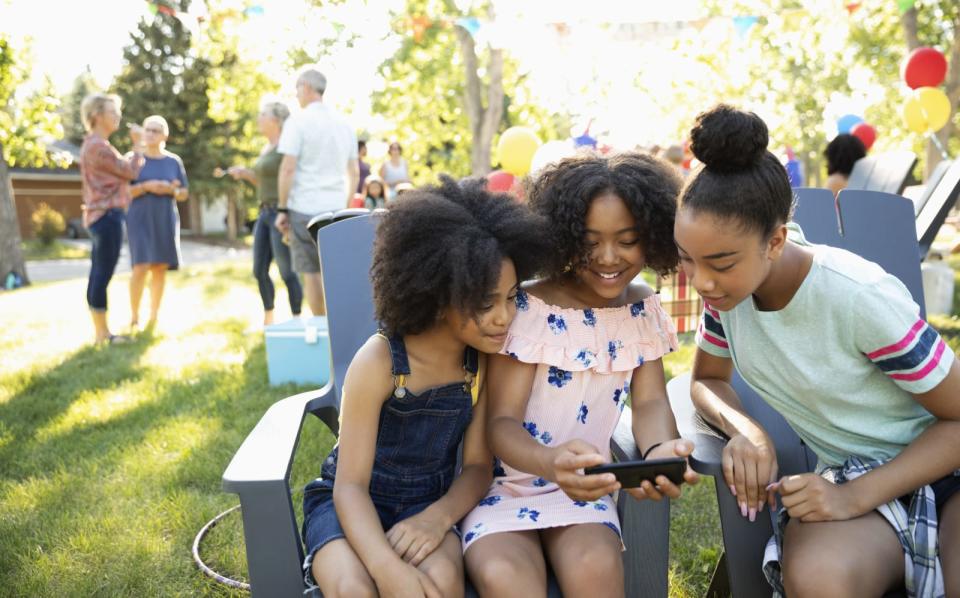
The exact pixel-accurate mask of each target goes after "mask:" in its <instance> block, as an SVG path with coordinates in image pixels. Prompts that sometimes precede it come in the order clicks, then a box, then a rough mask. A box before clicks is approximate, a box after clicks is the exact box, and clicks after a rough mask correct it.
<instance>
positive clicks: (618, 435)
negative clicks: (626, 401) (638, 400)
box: [610, 407, 641, 461]
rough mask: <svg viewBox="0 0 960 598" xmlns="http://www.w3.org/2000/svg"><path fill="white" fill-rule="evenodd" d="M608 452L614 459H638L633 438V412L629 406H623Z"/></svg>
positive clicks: (635, 442) (638, 455)
mask: <svg viewBox="0 0 960 598" xmlns="http://www.w3.org/2000/svg"><path fill="white" fill-rule="evenodd" d="M610 452H611V453H612V454H613V460H614V461H639V460H640V457H641V455H640V449H638V448H637V441H636V440H634V438H633V412H632V411H630V408H629V407H624V408H623V413H621V414H620V421H618V422H617V427H616V429H614V431H613V436H612V437H611V438H610Z"/></svg>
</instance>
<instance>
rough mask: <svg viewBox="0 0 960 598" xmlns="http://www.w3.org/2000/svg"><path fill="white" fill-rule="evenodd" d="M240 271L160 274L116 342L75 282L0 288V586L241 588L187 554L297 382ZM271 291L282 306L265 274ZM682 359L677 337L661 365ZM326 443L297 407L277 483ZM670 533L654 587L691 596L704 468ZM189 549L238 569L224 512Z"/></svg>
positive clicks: (712, 539)
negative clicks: (276, 354)
mask: <svg viewBox="0 0 960 598" xmlns="http://www.w3.org/2000/svg"><path fill="white" fill-rule="evenodd" d="M248 270H249V267H248V265H247V264H245V263H238V264H233V265H227V266H208V267H196V268H188V269H186V270H184V271H183V272H180V273H177V274H174V275H171V277H170V279H169V280H170V285H169V287H168V291H167V295H166V297H165V300H164V311H163V312H162V314H161V324H160V326H159V328H158V330H157V332H156V333H155V334H154V335H153V336H146V335H141V336H140V337H138V338H137V340H136V342H134V343H133V344H130V345H126V346H113V347H92V346H90V345H89V344H88V342H87V341H88V338H89V337H90V336H91V326H90V323H89V319H88V318H89V317H88V315H87V312H86V308H85V304H84V299H83V297H84V288H85V284H86V281H82V280H80V281H69V282H61V283H52V284H45V285H36V286H33V287H28V288H26V289H22V290H19V291H16V292H11V293H2V294H0V329H2V330H4V334H3V335H2V336H0V355H3V359H2V360H0V537H2V538H3V541H2V542H0V595H10V596H53V595H67V596H94V595H96V596H157V595H164V596H167V595H212V596H225V595H242V594H243V592H237V591H232V590H229V589H228V588H226V587H225V586H221V585H218V584H217V583H215V582H213V581H212V580H210V579H208V578H206V577H205V576H203V575H202V574H201V573H199V572H198V571H197V569H196V567H195V566H194V564H193V561H192V559H191V556H190V547H191V544H192V541H193V538H194V536H195V534H196V533H197V530H199V529H200V527H201V526H202V525H203V524H204V523H205V522H207V521H208V520H210V519H211V518H212V517H214V516H215V515H216V514H217V513H219V512H221V511H223V510H225V509H227V508H228V507H230V506H232V505H234V504H235V503H236V499H235V497H234V496H232V495H229V494H225V493H223V492H221V490H220V475H221V473H222V472H223V470H224V468H225V467H226V465H227V463H228V462H229V460H230V458H231V456H232V455H233V452H234V450H235V449H236V448H237V446H239V444H240V443H241V442H242V440H243V438H244V437H245V435H246V434H247V432H248V431H249V430H250V429H251V428H252V427H253V425H254V424H255V423H256V421H257V419H258V418H259V417H260V415H261V414H262V413H263V412H264V410H265V409H266V408H267V406H268V405H270V404H271V403H272V402H274V401H276V400H278V399H280V398H283V397H285V396H287V395H290V394H293V393H295V392H299V391H301V390H304V389H302V388H298V387H294V386H288V387H280V388H271V387H269V386H268V385H267V375H266V365H265V354H264V346H263V340H262V336H261V335H259V334H256V333H249V332H245V330H246V329H247V328H248V327H249V326H250V325H251V323H254V322H255V321H256V320H257V318H258V317H259V309H260V303H259V297H258V295H257V293H256V289H255V286H254V283H253V279H252V277H250V275H249V274H248ZM127 281H128V278H127V277H125V276H120V277H117V278H116V279H115V280H114V282H113V284H112V285H111V288H110V301H111V306H112V312H111V322H112V323H113V324H114V325H115V327H116V328H118V329H119V328H120V325H121V324H122V323H123V322H126V321H127V320H128V318H129V312H128V308H127V307H126V300H127V289H126V283H127ZM278 294H280V295H281V296H279V297H278V299H277V305H278V309H281V306H284V305H285V303H286V298H285V297H284V296H283V290H282V285H280V288H279V289H278ZM278 316H281V314H279V313H278ZM691 356H692V347H691V345H690V342H689V338H687V339H685V344H684V347H683V348H682V349H681V351H680V352H678V353H677V354H675V355H673V356H671V357H670V358H669V359H668V362H667V370H668V372H669V373H670V375H676V374H677V373H679V372H681V371H683V370H685V369H687V368H688V367H689V366H688V364H689V361H690V358H691ZM332 443H333V438H332V436H331V435H330V434H329V432H327V431H326V429H325V428H324V427H323V425H322V424H321V423H320V422H318V421H314V420H313V419H312V418H311V419H310V421H308V423H307V426H306V430H305V432H304V434H303V435H302V440H301V447H300V450H299V452H298V453H297V458H296V460H295V463H294V474H293V480H292V486H293V487H294V488H302V487H303V485H304V484H305V483H306V481H308V480H309V479H310V478H312V477H313V476H314V475H315V472H316V471H317V469H318V467H319V463H320V458H321V456H322V455H324V453H325V452H326V451H327V450H329V448H330V446H331V445H332ZM294 504H295V505H297V508H298V510H299V505H300V496H299V493H298V494H297V495H296V496H295V497H294ZM671 538H672V542H671V544H672V546H671V556H672V583H671V587H672V590H671V595H673V596H682V597H687V596H690V597H693V596H701V595H702V594H703V593H704V590H705V588H706V585H707V583H708V580H709V572H710V571H712V568H713V566H714V563H715V562H716V558H717V556H718V548H719V544H720V533H719V523H718V520H717V515H716V507H715V505H714V498H713V484H712V481H711V480H710V479H705V480H704V481H703V482H702V483H701V484H700V485H699V486H697V487H695V488H691V489H689V490H688V492H687V493H686V495H685V497H684V498H683V499H681V500H680V501H677V502H676V503H674V506H673V512H672V529H671ZM202 553H203V555H204V557H205V558H206V559H207V561H208V563H209V564H210V565H211V566H212V567H213V568H214V569H217V570H219V571H221V572H223V573H224V574H227V575H229V576H232V577H240V578H243V577H244V576H245V574H246V568H245V559H244V552H243V536H242V530H241V527H240V524H239V514H232V515H230V516H229V517H228V518H227V519H226V520H225V521H224V522H223V523H222V524H220V525H219V526H217V527H215V528H214V529H213V530H212V531H211V532H210V534H209V535H208V537H207V540H205V542H204V545H203V547H202Z"/></svg>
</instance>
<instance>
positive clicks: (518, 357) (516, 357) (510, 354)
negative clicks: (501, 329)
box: [507, 351, 520, 359]
mask: <svg viewBox="0 0 960 598" xmlns="http://www.w3.org/2000/svg"><path fill="white" fill-rule="evenodd" d="M507 355H508V356H509V357H512V358H514V359H520V356H519V355H517V354H516V353H514V352H513V351H507Z"/></svg>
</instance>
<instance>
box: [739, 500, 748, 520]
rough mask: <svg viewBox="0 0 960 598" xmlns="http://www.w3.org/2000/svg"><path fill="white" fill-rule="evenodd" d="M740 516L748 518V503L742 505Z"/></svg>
mask: <svg viewBox="0 0 960 598" xmlns="http://www.w3.org/2000/svg"><path fill="white" fill-rule="evenodd" d="M740 515H742V516H744V517H746V516H747V503H745V502H742V503H740Z"/></svg>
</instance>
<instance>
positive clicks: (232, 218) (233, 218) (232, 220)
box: [227, 192, 238, 241]
mask: <svg viewBox="0 0 960 598" xmlns="http://www.w3.org/2000/svg"><path fill="white" fill-rule="evenodd" d="M237 228H238V227H237V200H236V198H235V197H234V193H233V192H228V193H227V239H229V240H230V241H236V240H237Z"/></svg>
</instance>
